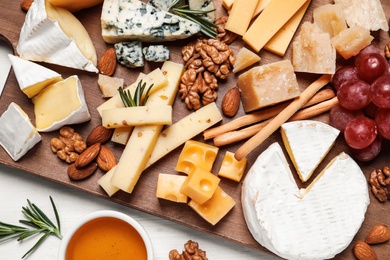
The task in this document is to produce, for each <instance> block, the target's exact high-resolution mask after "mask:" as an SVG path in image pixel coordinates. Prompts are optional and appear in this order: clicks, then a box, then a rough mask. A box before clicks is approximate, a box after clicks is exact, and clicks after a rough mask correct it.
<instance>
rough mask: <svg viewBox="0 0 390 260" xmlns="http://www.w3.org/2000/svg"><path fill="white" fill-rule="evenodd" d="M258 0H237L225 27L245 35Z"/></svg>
mask: <svg viewBox="0 0 390 260" xmlns="http://www.w3.org/2000/svg"><path fill="white" fill-rule="evenodd" d="M257 2H258V0H235V1H234V5H233V7H232V10H231V12H230V14H229V18H228V20H227V22H226V25H225V29H226V30H229V31H231V32H234V33H236V34H238V35H244V34H245V32H246V30H247V29H248V27H249V23H250V22H251V20H252V15H253V13H254V12H255V9H256V5H257Z"/></svg>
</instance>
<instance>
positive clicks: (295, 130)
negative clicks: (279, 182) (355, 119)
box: [281, 120, 340, 182]
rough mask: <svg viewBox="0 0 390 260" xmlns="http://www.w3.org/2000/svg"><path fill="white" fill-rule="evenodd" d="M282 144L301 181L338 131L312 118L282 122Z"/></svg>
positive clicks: (325, 151)
mask: <svg viewBox="0 0 390 260" xmlns="http://www.w3.org/2000/svg"><path fill="white" fill-rule="evenodd" d="M281 133H282V138H283V142H284V146H285V147H286V149H287V152H288V154H289V156H290V158H291V161H292V162H293V164H294V166H295V169H296V170H297V172H298V174H299V177H300V178H301V180H302V181H303V182H305V181H307V180H308V179H309V178H310V176H311V175H312V174H313V172H314V170H315V169H316V168H317V166H318V165H319V164H320V163H321V161H322V160H323V159H324V157H325V156H326V155H327V154H328V152H329V151H330V149H331V148H332V147H333V145H334V142H335V141H336V138H337V136H338V135H339V133H340V131H339V130H337V129H336V128H334V127H332V126H330V125H328V124H325V123H322V122H320V121H314V120H301V121H292V122H288V123H284V124H283V125H282V127H281Z"/></svg>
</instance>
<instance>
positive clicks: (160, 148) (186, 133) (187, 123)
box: [146, 102, 222, 167]
mask: <svg viewBox="0 0 390 260" xmlns="http://www.w3.org/2000/svg"><path fill="white" fill-rule="evenodd" d="M221 120H222V115H221V112H219V110H218V107H217V105H216V104H215V102H212V103H210V104H208V105H206V106H203V107H201V108H200V109H198V110H196V111H195V112H193V113H191V114H189V115H187V116H185V117H183V118H182V119H180V120H179V121H177V122H176V123H174V124H173V125H171V126H169V127H168V128H166V129H164V131H162V132H161V134H160V135H159V137H158V140H157V143H156V146H155V147H154V149H153V152H152V153H151V155H150V158H149V160H148V162H147V163H146V167H149V166H150V165H152V164H153V163H155V162H157V161H158V160H160V159H161V158H162V157H164V156H165V155H166V154H168V153H170V152H171V151H173V150H174V149H176V148H177V147H179V146H180V145H182V144H184V143H185V142H186V141H188V140H190V139H191V138H193V137H195V136H196V135H198V134H200V133H201V132H203V131H204V130H206V129H207V128H209V127H211V126H213V125H215V124H216V123H218V122H219V121H221Z"/></svg>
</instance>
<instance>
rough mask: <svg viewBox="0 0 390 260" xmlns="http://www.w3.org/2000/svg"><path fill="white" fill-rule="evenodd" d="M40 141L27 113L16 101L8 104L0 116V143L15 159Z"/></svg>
mask: <svg viewBox="0 0 390 260" xmlns="http://www.w3.org/2000/svg"><path fill="white" fill-rule="evenodd" d="M40 141H41V136H40V134H39V133H38V131H37V130H36V129H35V127H34V126H33V125H32V124H31V122H30V119H29V117H28V115H27V114H26V113H25V112H24V111H23V110H22V108H21V107H20V106H19V105H17V104H16V103H14V102H12V103H11V104H9V106H8V108H7V110H6V111H5V112H4V113H3V114H2V115H1V117H0V144H1V146H2V147H3V148H4V150H5V151H6V152H7V153H8V154H9V156H11V158H12V160H14V161H17V160H19V159H20V158H21V157H22V156H23V155H25V154H26V153H27V152H28V151H29V150H30V149H31V148H33V147H34V146H35V145H36V144H37V143H39V142H40Z"/></svg>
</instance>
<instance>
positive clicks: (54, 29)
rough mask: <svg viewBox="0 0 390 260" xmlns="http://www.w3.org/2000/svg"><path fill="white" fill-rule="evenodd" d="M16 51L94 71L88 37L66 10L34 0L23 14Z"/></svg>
mask: <svg viewBox="0 0 390 260" xmlns="http://www.w3.org/2000/svg"><path fill="white" fill-rule="evenodd" d="M17 51H18V53H19V55H20V57H21V58H23V59H27V60H33V61H43V62H48V63H53V64H57V65H61V66H65V67H70V68H75V69H81V70H87V71H91V72H96V73H98V69H97V68H96V64H97V56H96V51H95V48H94V46H93V43H92V40H91V38H90V37H89V35H88V32H87V31H86V30H85V28H84V26H83V25H82V24H81V23H80V21H79V20H78V19H77V18H76V17H75V16H74V15H73V14H72V13H71V12H69V11H68V10H66V9H63V8H59V7H54V6H53V5H51V4H50V3H49V2H47V1H45V0H35V1H34V2H33V3H32V5H31V7H30V9H29V11H28V12H27V14H26V19H25V21H24V24H23V27H22V30H21V32H20V37H19V42H18V45H17Z"/></svg>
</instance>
